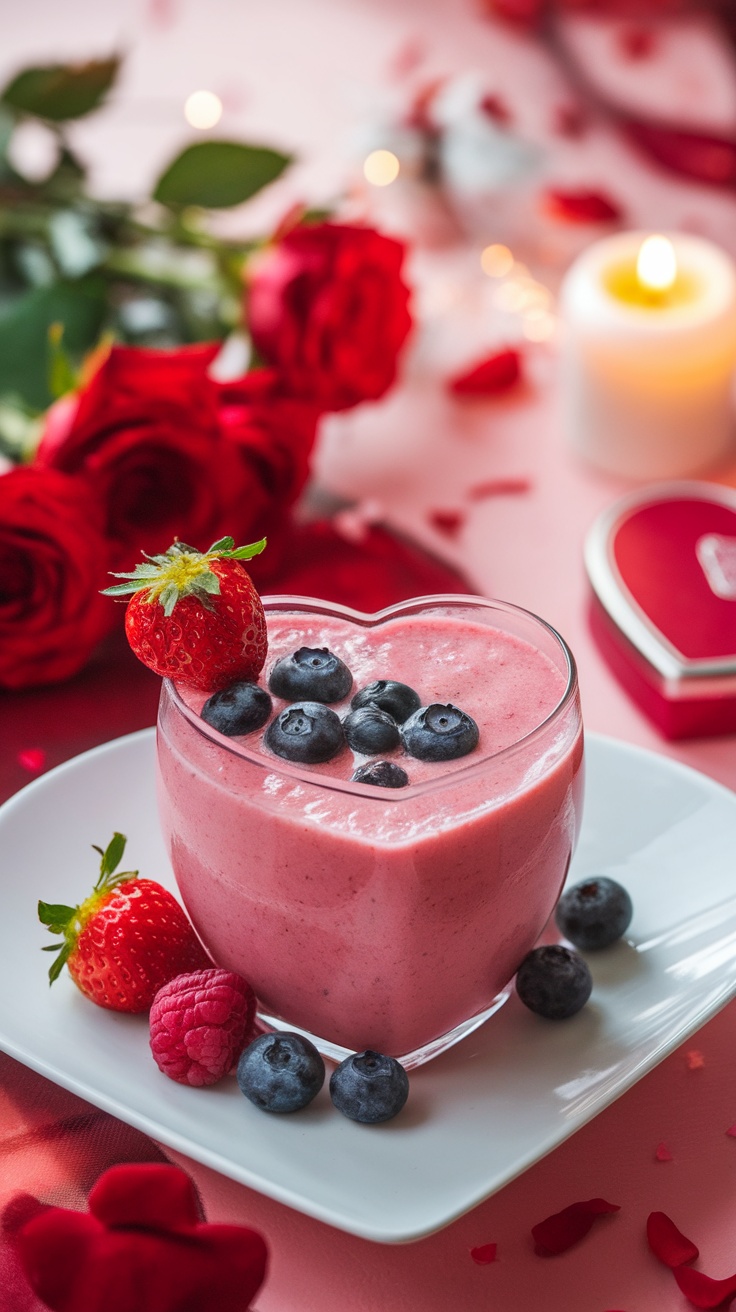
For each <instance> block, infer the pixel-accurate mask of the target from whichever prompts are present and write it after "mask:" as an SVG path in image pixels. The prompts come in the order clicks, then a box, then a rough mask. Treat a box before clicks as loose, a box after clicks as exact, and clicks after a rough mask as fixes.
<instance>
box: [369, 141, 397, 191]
mask: <svg viewBox="0 0 736 1312" xmlns="http://www.w3.org/2000/svg"><path fill="white" fill-rule="evenodd" d="M400 168H401V165H400V164H399V161H398V159H397V157H396V155H394V153H393V151H392V150H372V151H371V153H370V155H368V156H367V157H366V159H365V161H364V163H363V174H364V176H365V178H366V180H367V181H368V182H370V183H371V184H372V185H373V186H374V187H388V185H389V183H391V182H395V181H396V179H397V178H398V176H399V170H400Z"/></svg>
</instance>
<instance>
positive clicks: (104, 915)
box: [38, 833, 212, 1012]
mask: <svg viewBox="0 0 736 1312" xmlns="http://www.w3.org/2000/svg"><path fill="white" fill-rule="evenodd" d="M125 844H126V839H125V836H124V835H123V834H118V833H115V834H113V837H112V839H111V841H110V842H109V844H108V846H107V847H106V849H105V850H104V851H103V850H102V848H101V847H97V846H96V845H95V844H93V846H94V850H95V851H96V852H99V854H100V874H99V878H98V879H97V882H96V884H95V886H94V888H93V890H92V892H91V894H90V896H89V897H87V898H85V900H84V901H83V902H81V903H80V904H79V906H76V907H70V906H65V905H63V904H60V903H48V902H39V904H38V917H39V920H40V921H41V923H42V924H44V925H46V927H47V929H48V930H49V932H50V933H51V934H61V935H62V936H63V937H62V941H61V942H60V943H52V944H49V946H48V947H45V948H43V949H42V951H44V952H55V953H56V954H57V955H56V958H55V960H54V961H53V962H52V964H51V969H50V970H49V982H50V983H51V984H53V983H54V980H56V979H58V978H59V975H60V974H61V972H62V970H63V968H64V966H65V965H66V966H67V967H68V969H69V974H70V975H71V977H72V979H73V980H74V983H75V984H76V985H77V987H78V988H79V989H81V991H82V993H84V994H85V996H86V997H88V998H91V999H92V1001H93V1002H96V1003H97V1004H98V1006H100V1007H107V1008H109V1009H110V1010H112V1011H125V1012H142V1011H148V1009H149V1007H150V1005H151V1003H152V1002H153V999H154V997H155V995H156V993H157V992H158V990H159V989H160V988H161V987H162V985H164V984H167V983H168V982H169V980H171V979H174V977H175V976H177V975H182V974H184V973H186V972H188V971H193V970H204V969H206V968H207V967H209V966H211V965H212V962H211V961H210V959H209V957H208V956H207V953H206V952H205V950H204V948H203V947H202V944H201V943H200V941H199V939H198V938H197V936H196V934H195V932H194V930H193V928H192V926H191V924H190V923H189V920H188V919H187V917H186V915H185V913H184V911H183V910H182V908H181V907H180V905H179V903H178V902H177V901H176V898H175V897H173V896H172V894H171V893H169V891H168V889H165V888H164V887H163V886H162V885H161V884H158V883H156V882H155V881H154V880H152V879H139V878H138V872H137V870H124V871H118V866H119V864H120V862H121V860H122V856H123V852H124V851H125ZM116 872H117V873H116Z"/></svg>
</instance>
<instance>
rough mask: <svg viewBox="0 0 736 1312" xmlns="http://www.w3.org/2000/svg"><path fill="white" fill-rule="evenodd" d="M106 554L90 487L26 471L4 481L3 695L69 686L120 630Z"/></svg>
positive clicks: (0, 526) (0, 521)
mask: <svg viewBox="0 0 736 1312" xmlns="http://www.w3.org/2000/svg"><path fill="white" fill-rule="evenodd" d="M108 568H109V561H108V546H107V543H106V542H105V539H104V537H103V534H102V526H101V524H100V522H99V514H98V511H97V508H96V505H95V501H94V498H93V496H92V494H91V490H90V487H89V485H88V484H87V482H86V480H84V479H75V478H70V477H69V476H68V475H67V474H62V473H59V472H58V470H55V469H39V468H34V467H28V466H24V467H22V468H18V469H12V470H11V471H10V472H9V473H7V474H3V475H2V476H1V477H0V579H1V580H2V583H0V687H4V688H13V689H15V688H27V687H30V686H32V685H34V684H43V683H55V682H57V681H58V680H60V679H68V678H69V677H70V676H71V675H72V674H76V673H77V670H79V669H81V667H82V666H83V665H84V663H85V661H86V660H87V658H88V656H89V655H90V654H91V652H92V651H93V649H94V648H95V647H96V645H97V643H98V642H99V640H100V638H102V637H103V635H104V634H105V633H106V632H107V631H108V630H109V629H110V627H111V625H112V624H114V621H115V616H114V607H112V606H111V605H110V602H109V601H107V600H106V599H105V598H104V597H100V596H99V589H100V588H103V587H104V586H105V584H106V582H107V581H108V579H107V570H108Z"/></svg>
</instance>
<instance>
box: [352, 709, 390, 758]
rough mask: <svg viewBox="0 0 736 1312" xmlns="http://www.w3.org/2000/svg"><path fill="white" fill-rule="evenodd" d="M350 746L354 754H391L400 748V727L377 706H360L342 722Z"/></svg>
mask: <svg viewBox="0 0 736 1312" xmlns="http://www.w3.org/2000/svg"><path fill="white" fill-rule="evenodd" d="M342 727H343V729H344V730H345V737H346V738H347V741H348V746H349V747H352V749H353V751H354V752H362V753H364V755H365V756H371V755H372V754H373V753H374V752H391V751H393V749H394V747H398V745H399V742H400V741H401V740H400V737H399V726H398V724H397V723H396V721H395V720H394V719H393V717H392V716H390V715H388V714H387V713H386V711H382V710H379V708H378V707H377V706H360V707H358V710H357V711H351V712H350V714H349V715H346V716H345V719H344V720H343V722H342Z"/></svg>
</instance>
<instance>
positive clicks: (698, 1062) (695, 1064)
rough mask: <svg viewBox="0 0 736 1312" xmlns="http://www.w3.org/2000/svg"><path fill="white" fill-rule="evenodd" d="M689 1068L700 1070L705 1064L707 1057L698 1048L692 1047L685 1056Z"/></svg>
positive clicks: (690, 1069)
mask: <svg viewBox="0 0 736 1312" xmlns="http://www.w3.org/2000/svg"><path fill="white" fill-rule="evenodd" d="M685 1061H686V1062H687V1068H688V1070H689V1071H699V1070H702V1068H703V1066H705V1057H704V1056H703V1054H702V1052H698V1049H697V1048H692V1049H691V1051H690V1052H688V1053H687V1054H686V1056H685Z"/></svg>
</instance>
